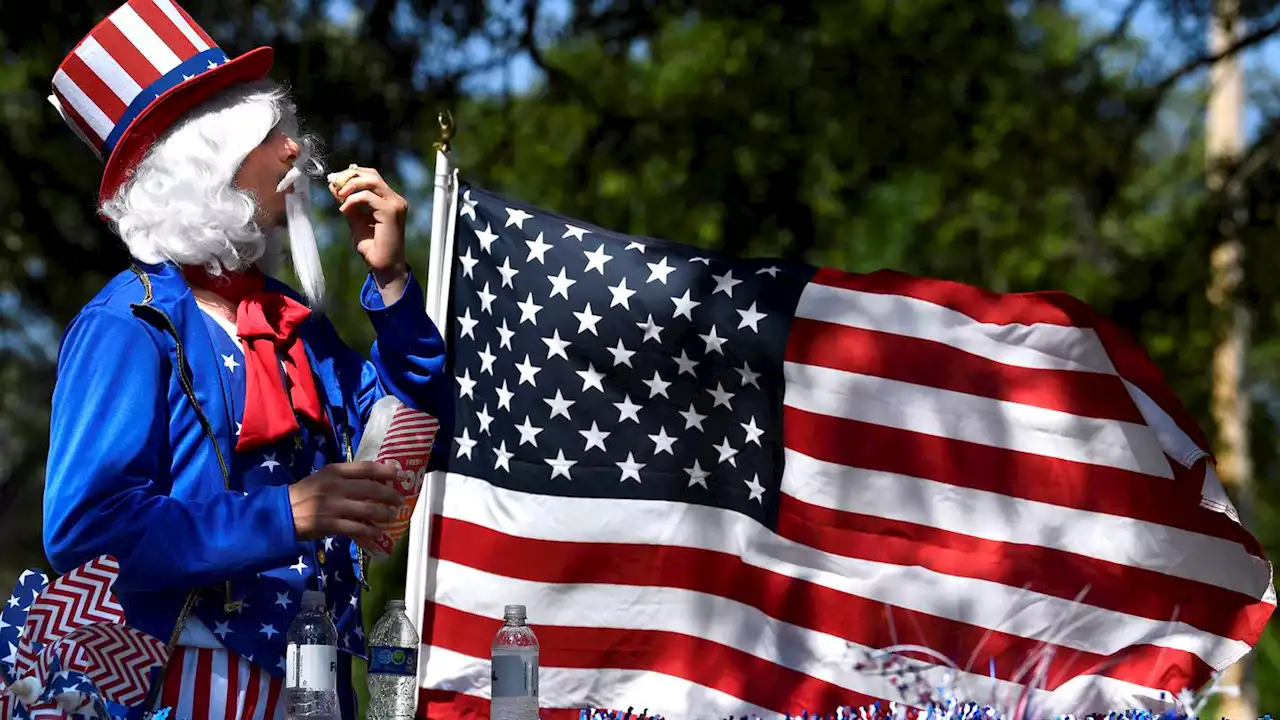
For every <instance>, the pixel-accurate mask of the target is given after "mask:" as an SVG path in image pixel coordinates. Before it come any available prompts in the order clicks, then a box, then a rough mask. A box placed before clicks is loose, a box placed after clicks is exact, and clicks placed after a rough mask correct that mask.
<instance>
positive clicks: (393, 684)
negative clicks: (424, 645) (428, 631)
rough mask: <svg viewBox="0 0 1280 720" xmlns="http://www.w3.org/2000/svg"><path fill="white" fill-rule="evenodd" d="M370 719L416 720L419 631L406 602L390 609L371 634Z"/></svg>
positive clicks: (394, 602) (391, 603)
mask: <svg viewBox="0 0 1280 720" xmlns="http://www.w3.org/2000/svg"><path fill="white" fill-rule="evenodd" d="M368 679H369V712H368V720H413V712H414V709H415V708H416V706H417V705H416V700H417V694H418V631H417V630H415V629H414V628H413V621H412V620H410V619H409V616H408V615H407V614H405V611H404V601H403V600H388V601H387V609H386V610H385V611H384V612H383V614H382V617H381V618H379V619H378V622H377V623H376V624H375V625H374V626H373V632H372V633H370V634H369V672H368Z"/></svg>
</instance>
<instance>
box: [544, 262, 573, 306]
mask: <svg viewBox="0 0 1280 720" xmlns="http://www.w3.org/2000/svg"><path fill="white" fill-rule="evenodd" d="M547 279H548V280H550V281H551V294H549V295H547V299H551V298H553V297H555V296H557V295H559V296H560V297H562V298H564V299H565V300H568V299H569V288H570V287H571V286H572V285H574V284H575V283H577V282H578V281H577V280H571V279H569V277H568V276H566V275H565V272H564V268H560V274H559V275H548V276H547Z"/></svg>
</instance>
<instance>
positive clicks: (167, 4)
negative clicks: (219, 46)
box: [154, 0, 209, 52]
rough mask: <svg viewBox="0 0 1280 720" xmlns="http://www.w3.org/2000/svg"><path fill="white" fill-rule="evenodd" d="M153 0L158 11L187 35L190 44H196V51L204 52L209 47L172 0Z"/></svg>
mask: <svg viewBox="0 0 1280 720" xmlns="http://www.w3.org/2000/svg"><path fill="white" fill-rule="evenodd" d="M154 2H155V4H156V7H158V8H160V11H161V12H163V13H164V14H165V16H166V17H168V18H169V20H171V21H172V22H173V24H174V25H175V26H177V28H178V30H180V31H181V32H182V34H183V35H186V36H187V39H188V40H190V41H191V44H192V45H195V46H196V51H197V52H204V51H205V50H208V49H209V43H207V42H205V41H204V38H202V37H200V33H197V32H196V31H195V28H192V27H191V23H189V22H187V19H186V18H184V17H182V13H180V12H178V8H176V7H174V6H173V1H172V0H154Z"/></svg>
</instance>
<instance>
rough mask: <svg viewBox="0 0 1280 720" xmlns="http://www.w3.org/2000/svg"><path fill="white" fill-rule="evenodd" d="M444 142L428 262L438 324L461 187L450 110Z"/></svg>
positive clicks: (431, 305) (431, 306) (443, 121)
mask: <svg viewBox="0 0 1280 720" xmlns="http://www.w3.org/2000/svg"><path fill="white" fill-rule="evenodd" d="M438 122H439V124H440V142H437V143H436V144H435V147H436V168H435V192H434V195H433V198H432V206H431V254H430V256H429V262H428V265H427V315H428V316H429V317H430V318H431V320H432V322H434V323H435V324H436V326H437V327H440V326H442V325H443V321H442V318H441V317H440V315H441V310H442V307H441V306H442V303H441V300H443V298H442V297H441V294H440V283H441V279H442V277H443V274H444V265H445V254H444V252H445V237H446V235H447V234H448V230H449V227H450V223H449V218H448V217H447V216H448V213H449V205H450V204H451V203H452V196H453V195H454V194H455V192H456V190H457V187H456V186H455V185H454V184H453V172H452V171H453V162H452V161H451V160H450V158H449V143H450V141H451V140H452V139H453V129H454V128H453V117H452V116H451V115H450V114H449V112H448V111H445V112H442V113H440V115H439V116H438Z"/></svg>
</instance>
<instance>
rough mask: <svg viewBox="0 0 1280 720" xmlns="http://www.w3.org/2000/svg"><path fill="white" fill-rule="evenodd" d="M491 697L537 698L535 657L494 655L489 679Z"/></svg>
mask: <svg viewBox="0 0 1280 720" xmlns="http://www.w3.org/2000/svg"><path fill="white" fill-rule="evenodd" d="M489 680H490V682H491V683H492V696H493V697H496V698H500V697H537V696H538V656H537V655H495V656H493V667H492V670H491V672H490V677H489Z"/></svg>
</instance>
